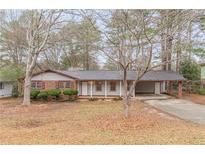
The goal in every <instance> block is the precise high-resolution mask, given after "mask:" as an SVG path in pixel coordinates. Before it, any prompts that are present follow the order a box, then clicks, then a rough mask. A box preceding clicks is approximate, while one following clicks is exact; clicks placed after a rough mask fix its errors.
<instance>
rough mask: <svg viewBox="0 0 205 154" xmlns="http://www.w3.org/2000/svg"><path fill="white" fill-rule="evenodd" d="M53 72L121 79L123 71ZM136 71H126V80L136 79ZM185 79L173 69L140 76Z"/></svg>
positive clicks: (66, 74)
mask: <svg viewBox="0 0 205 154" xmlns="http://www.w3.org/2000/svg"><path fill="white" fill-rule="evenodd" d="M51 71H52V70H51ZM54 72H56V73H60V74H64V75H65V76H69V77H73V78H76V79H79V80H122V79H123V72H121V71H105V70H98V71H82V70H75V71H59V70H55V71H54ZM136 76H137V75H136V71H128V80H135V79H136ZM178 80H185V78H184V77H183V76H182V75H180V74H178V73H176V72H173V71H162V70H159V71H149V72H147V73H146V74H145V75H144V76H143V77H142V78H141V81H178Z"/></svg>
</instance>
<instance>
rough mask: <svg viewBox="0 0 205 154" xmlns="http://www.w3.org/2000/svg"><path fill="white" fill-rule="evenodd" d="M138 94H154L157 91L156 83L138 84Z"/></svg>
mask: <svg viewBox="0 0 205 154" xmlns="http://www.w3.org/2000/svg"><path fill="white" fill-rule="evenodd" d="M135 91H136V93H153V94H154V91H155V82H151V81H149V82H138V83H137V84H136V87H135Z"/></svg>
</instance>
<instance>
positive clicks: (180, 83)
mask: <svg viewBox="0 0 205 154" xmlns="http://www.w3.org/2000/svg"><path fill="white" fill-rule="evenodd" d="M178 97H182V81H179V82H178Z"/></svg>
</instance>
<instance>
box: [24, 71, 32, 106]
mask: <svg viewBox="0 0 205 154" xmlns="http://www.w3.org/2000/svg"><path fill="white" fill-rule="evenodd" d="M30 88H31V76H30V75H29V73H26V77H25V80H24V94H23V105H30V104H31V101H30Z"/></svg>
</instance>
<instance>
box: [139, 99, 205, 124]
mask: <svg viewBox="0 0 205 154" xmlns="http://www.w3.org/2000/svg"><path fill="white" fill-rule="evenodd" d="M143 102H145V103H147V104H149V105H151V106H153V107H156V108H158V109H160V110H162V111H164V112H167V113H170V114H172V115H175V116H177V117H179V118H181V119H184V120H188V121H192V122H195V123H199V124H204V125H205V105H200V104H195V103H193V102H191V101H188V100H184V99H159V100H156V99H155V100H143Z"/></svg>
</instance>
